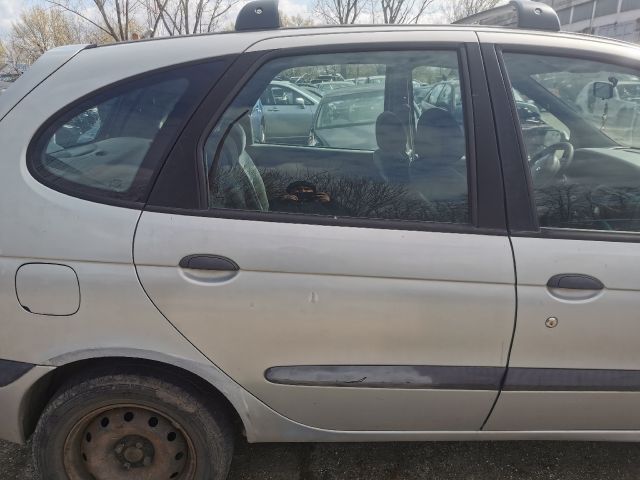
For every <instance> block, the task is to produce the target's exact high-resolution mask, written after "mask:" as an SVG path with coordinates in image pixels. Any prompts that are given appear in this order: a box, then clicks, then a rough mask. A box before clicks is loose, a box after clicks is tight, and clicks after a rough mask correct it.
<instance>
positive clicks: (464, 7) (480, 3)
mask: <svg viewBox="0 0 640 480" xmlns="http://www.w3.org/2000/svg"><path fill="white" fill-rule="evenodd" d="M501 3H504V0H446V1H445V2H443V12H444V15H445V17H446V19H447V20H448V21H449V22H455V21H457V20H461V19H463V18H465V17H469V16H471V15H475V14H476V13H480V12H484V11H485V10H489V9H490V8H493V7H495V6H497V5H499V4H501Z"/></svg>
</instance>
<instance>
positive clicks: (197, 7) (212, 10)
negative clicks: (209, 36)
mask: <svg viewBox="0 0 640 480" xmlns="http://www.w3.org/2000/svg"><path fill="white" fill-rule="evenodd" d="M238 2H239V0H144V2H143V3H144V5H145V11H146V12H147V15H148V19H149V20H148V21H149V22H153V26H152V29H151V31H152V33H153V35H169V36H173V35H192V34H196V33H208V32H213V31H215V30H218V29H219V26H220V25H219V23H220V21H221V20H223V19H224V17H225V15H226V14H227V13H228V12H229V10H231V9H232V8H233V7H234V6H235V5H236V4H237V3H238Z"/></svg>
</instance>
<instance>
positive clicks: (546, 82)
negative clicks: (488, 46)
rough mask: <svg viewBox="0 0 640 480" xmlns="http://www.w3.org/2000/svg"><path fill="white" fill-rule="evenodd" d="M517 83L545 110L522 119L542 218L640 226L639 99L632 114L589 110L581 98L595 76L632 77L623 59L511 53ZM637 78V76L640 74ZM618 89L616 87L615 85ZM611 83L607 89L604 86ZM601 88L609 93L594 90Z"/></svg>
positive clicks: (562, 223)
mask: <svg viewBox="0 0 640 480" xmlns="http://www.w3.org/2000/svg"><path fill="white" fill-rule="evenodd" d="M505 64H506V68H507V71H508V74H509V78H510V81H511V85H512V87H513V88H514V89H516V90H517V91H518V92H520V93H521V94H523V95H525V96H526V97H527V98H528V99H529V100H528V101H529V102H531V103H532V104H533V105H535V106H536V107H537V108H538V109H539V110H540V112H541V120H542V121H541V122H539V123H538V124H537V125H527V124H526V122H522V120H521V127H522V135H523V141H524V144H525V147H526V150H527V155H528V159H529V164H530V167H531V177H532V183H533V187H534V192H535V197H536V204H537V209H538V215H539V218H540V222H541V225H542V226H550V227H553V226H557V227H565V228H567V227H568V228H571V227H574V228H587V229H597V230H631V231H633V230H637V229H638V227H639V226H640V223H639V221H638V218H639V216H640V187H639V186H640V150H638V145H637V141H638V137H637V133H638V131H637V129H638V126H640V125H639V124H638V117H637V108H636V105H635V104H633V103H631V102H629V108H628V110H629V111H631V113H632V115H628V113H625V117H624V118H625V120H624V122H626V123H623V124H621V123H620V122H621V119H620V118H617V115H616V114H614V113H613V112H612V114H611V115H607V114H606V109H605V110H604V114H603V115H602V116H601V117H599V118H598V117H593V116H590V115H589V112H588V109H587V108H585V107H584V106H581V105H580V104H579V102H578V101H577V100H578V98H579V95H580V92H581V91H582V90H583V89H584V88H585V85H587V84H588V83H589V82H591V87H590V88H593V89H596V88H597V85H598V82H594V80H599V81H600V83H604V84H606V83H609V84H611V87H613V86H614V85H613V84H614V83H617V81H619V80H618V79H628V78H630V77H633V76H634V75H635V74H634V72H632V71H630V70H629V69H625V68H623V67H619V66H614V65H605V64H601V63H598V62H590V61H586V60H575V59H566V58H560V57H550V56H539V55H525V54H515V53H507V54H505ZM635 78H636V80H637V79H638V77H637V76H635ZM611 90H612V88H611ZM602 91H606V89H601V92H602ZM593 93H594V95H600V96H602V95H605V97H603V98H601V99H600V100H601V101H603V102H605V103H608V102H609V101H611V98H606V96H607V95H606V94H603V93H599V92H598V91H596V90H594V92H593Z"/></svg>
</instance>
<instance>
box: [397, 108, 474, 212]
mask: <svg viewBox="0 0 640 480" xmlns="http://www.w3.org/2000/svg"><path fill="white" fill-rule="evenodd" d="M465 151H466V147H465V137H464V134H463V132H462V130H461V128H460V126H459V125H458V124H457V122H456V121H455V119H454V118H453V116H452V115H451V114H450V113H449V112H447V111H446V110H443V109H441V108H430V109H428V110H425V111H424V112H423V113H422V115H420V119H419V120H418V126H417V131H416V138H415V158H414V159H413V161H412V162H411V164H410V166H409V175H410V182H411V186H412V188H413V189H414V190H415V191H416V192H417V193H418V194H420V195H421V196H422V197H423V198H425V199H428V200H431V201H448V200H459V199H462V198H465V197H466V196H467V192H468V187H467V175H466V162H465V160H464V158H465Z"/></svg>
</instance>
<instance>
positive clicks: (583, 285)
mask: <svg viewBox="0 0 640 480" xmlns="http://www.w3.org/2000/svg"><path fill="white" fill-rule="evenodd" d="M547 287H549V288H567V289H570V290H602V289H603V288H604V284H603V283H602V282H601V281H600V280H598V279H597V278H595V277H592V276H590V275H583V274H581V273H561V274H559V275H554V276H553V277H551V278H550V279H549V281H548V282H547Z"/></svg>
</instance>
